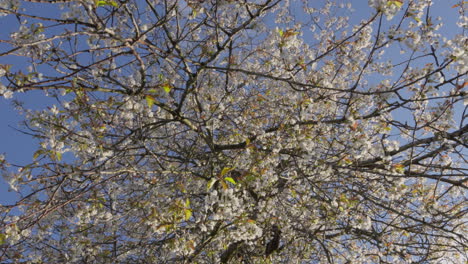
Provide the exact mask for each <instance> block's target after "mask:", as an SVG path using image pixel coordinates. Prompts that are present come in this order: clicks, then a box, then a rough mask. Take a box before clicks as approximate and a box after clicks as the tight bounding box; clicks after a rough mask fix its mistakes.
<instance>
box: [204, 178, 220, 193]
mask: <svg viewBox="0 0 468 264" xmlns="http://www.w3.org/2000/svg"><path fill="white" fill-rule="evenodd" d="M216 181H217V179H216V178H211V180H210V181H209V182H208V183H207V184H206V190H207V191H209V190H210V189H211V188H212V187H213V185H214V184H215V182H216Z"/></svg>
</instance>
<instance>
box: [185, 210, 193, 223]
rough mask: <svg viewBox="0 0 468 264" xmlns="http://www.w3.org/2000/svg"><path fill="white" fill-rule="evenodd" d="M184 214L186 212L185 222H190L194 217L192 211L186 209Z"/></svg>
mask: <svg viewBox="0 0 468 264" xmlns="http://www.w3.org/2000/svg"><path fill="white" fill-rule="evenodd" d="M184 212H185V221H188V220H189V219H190V217H192V210H190V209H185V210H184Z"/></svg>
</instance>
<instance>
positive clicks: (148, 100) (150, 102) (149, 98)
mask: <svg viewBox="0 0 468 264" xmlns="http://www.w3.org/2000/svg"><path fill="white" fill-rule="evenodd" d="M145 99H146V104H148V107H149V108H151V107H153V105H154V102H155V101H156V100H155V99H154V97H153V96H151V95H147V96H145Z"/></svg>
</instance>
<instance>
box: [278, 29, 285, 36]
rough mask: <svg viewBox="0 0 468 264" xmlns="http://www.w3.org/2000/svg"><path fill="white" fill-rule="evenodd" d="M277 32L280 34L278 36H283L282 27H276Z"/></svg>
mask: <svg viewBox="0 0 468 264" xmlns="http://www.w3.org/2000/svg"><path fill="white" fill-rule="evenodd" d="M278 34H279V35H280V37H283V34H284V32H283V30H282V29H278Z"/></svg>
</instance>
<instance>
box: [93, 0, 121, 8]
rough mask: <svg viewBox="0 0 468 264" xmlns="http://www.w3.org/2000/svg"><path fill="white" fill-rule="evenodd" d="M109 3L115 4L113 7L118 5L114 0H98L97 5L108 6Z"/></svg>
mask: <svg viewBox="0 0 468 264" xmlns="http://www.w3.org/2000/svg"><path fill="white" fill-rule="evenodd" d="M107 5H110V6H113V7H117V6H118V5H117V3H116V2H115V1H112V0H98V1H96V6H98V7H100V6H107Z"/></svg>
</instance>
